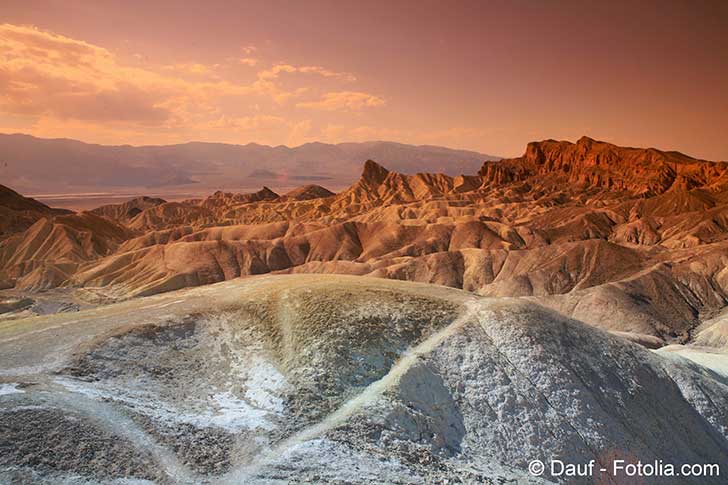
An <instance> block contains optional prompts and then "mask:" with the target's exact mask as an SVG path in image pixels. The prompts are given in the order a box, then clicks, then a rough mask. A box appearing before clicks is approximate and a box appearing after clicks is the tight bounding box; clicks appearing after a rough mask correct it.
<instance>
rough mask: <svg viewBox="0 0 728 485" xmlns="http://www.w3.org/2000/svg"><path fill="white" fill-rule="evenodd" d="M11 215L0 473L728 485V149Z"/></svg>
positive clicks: (13, 202)
mask: <svg viewBox="0 0 728 485" xmlns="http://www.w3.org/2000/svg"><path fill="white" fill-rule="evenodd" d="M0 211H2V212H1V213H2V216H3V217H2V224H0V285H1V286H2V288H4V290H3V291H2V293H0V312H2V313H0V429H2V430H3V432H2V434H0V482H2V483H6V482H7V483H119V484H122V483H509V482H513V483H550V482H557V483H558V482H566V483H620V484H621V483H725V482H726V480H728V463H726V462H725V457H726V456H728V358H727V357H726V347H728V311H726V310H725V307H726V302H727V301H728V270H726V261H727V259H728V237H727V236H728V163H726V162H708V161H703V160H697V159H693V158H691V157H688V156H686V155H683V154H680V153H677V152H663V151H659V150H656V149H652V148H650V149H637V148H624V147H618V146H615V145H611V144H608V143H604V142H598V141H595V140H592V139H589V138H586V137H584V138H581V139H580V140H579V141H578V142H577V143H569V142H563V141H554V140H546V141H542V142H534V143H531V144H529V145H528V147H527V149H526V152H525V154H524V155H523V156H522V157H518V158H514V159H507V160H500V161H495V162H491V161H487V162H484V163H483V166H482V168H481V169H480V171H479V173H478V174H473V175H462V176H455V177H452V176H448V175H442V174H428V173H420V174H416V175H404V174H400V173H396V172H390V171H388V170H387V169H386V168H384V167H382V166H381V165H379V164H377V163H376V162H374V161H367V162H366V163H365V165H364V168H363V172H362V175H361V177H360V179H359V180H358V181H357V182H356V183H354V184H353V185H352V186H350V187H349V188H347V189H345V190H343V191H341V192H339V193H336V194H334V193H331V192H330V191H328V190H327V189H325V188H323V187H320V186H315V185H310V186H304V187H301V188H300V189H296V190H294V191H291V192H289V193H286V194H283V195H279V194H277V193H275V192H274V191H272V190H270V189H268V188H263V189H262V190H260V191H258V192H255V193H247V194H237V193H223V192H217V193H215V194H213V195H211V196H209V197H207V198H203V199H195V200H186V201H182V202H166V201H164V200H162V199H154V198H147V197H140V198H137V199H133V200H130V201H128V202H126V203H124V204H118V205H112V206H103V207H99V208H97V209H94V210H92V211H87V212H79V213H72V212H69V211H62V210H57V209H51V208H49V207H47V206H45V205H43V204H41V203H39V202H37V201H34V200H32V199H28V198H25V197H23V196H21V195H20V194H18V193H16V192H14V191H12V190H11V189H8V188H4V187H2V188H0ZM396 280H404V281H396ZM537 459H538V460H542V461H544V462H549V461H550V460H554V459H558V460H562V461H564V462H568V463H579V464H585V463H588V462H589V461H590V460H592V459H593V460H595V462H597V463H598V464H602V465H604V466H608V465H609V464H610V463H611V462H612V461H614V460H615V459H624V460H626V461H628V462H637V461H642V462H654V461H656V460H662V461H664V462H669V463H673V464H675V465H676V466H677V465H680V464H683V463H691V464H692V463H701V464H706V463H719V464H720V465H721V467H720V471H719V474H718V475H717V476H714V477H710V478H709V477H699V478H697V477H679V478H678V477H661V478H660V479H659V480H654V481H653V480H648V481H647V482H639V481H629V479H626V478H625V477H622V476H614V475H613V474H609V473H607V474H601V475H599V476H596V477H594V476H590V477H588V478H586V477H582V478H574V477H571V478H566V477H563V476H559V475H558V474H554V473H551V470H546V472H545V473H544V474H543V476H540V477H536V476H532V475H531V474H529V472H528V465H529V463H530V462H531V461H532V460H537Z"/></svg>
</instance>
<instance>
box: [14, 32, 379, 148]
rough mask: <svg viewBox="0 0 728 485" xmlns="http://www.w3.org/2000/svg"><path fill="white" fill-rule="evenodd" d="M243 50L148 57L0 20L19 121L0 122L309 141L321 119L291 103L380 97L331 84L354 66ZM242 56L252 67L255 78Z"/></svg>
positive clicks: (105, 133)
mask: <svg viewBox="0 0 728 485" xmlns="http://www.w3.org/2000/svg"><path fill="white" fill-rule="evenodd" d="M240 51H241V52H242V53H243V55H242V56H240V57H232V58H231V57H228V58H224V60H219V62H199V61H184V62H179V61H177V60H176V59H175V60H173V62H167V63H154V62H153V61H152V60H151V59H150V58H149V57H147V56H146V55H145V53H144V52H138V50H136V49H135V51H134V52H133V53H130V54H129V55H128V58H124V57H123V56H122V55H120V54H116V53H115V52H112V51H111V50H108V49H106V48H104V47H101V46H97V45H94V44H91V43H88V42H85V41H83V40H78V39H73V38H70V37H66V36H64V35H60V34H56V33H53V32H48V31H44V30H41V29H38V28H36V27H32V26H19V25H12V24H0V114H1V115H2V116H3V117H4V118H5V121H6V122H7V121H8V120H16V121H14V122H13V123H15V124H16V125H17V127H18V128H20V129H16V130H13V129H10V130H7V131H24V132H30V133H32V134H36V135H38V136H61V135H62V136H67V137H73V138H82V139H84V140H89V141H98V142H102V143H108V142H112V143H139V142H142V143H154V142H173V141H178V140H180V139H184V138H188V139H189V138H195V139H199V138H200V137H201V136H203V137H206V139H212V140H225V141H230V142H242V141H251V140H254V141H260V142H266V143H270V144H279V143H288V144H294V143H302V142H305V141H309V140H310V139H311V133H313V132H314V131H318V128H319V126H321V124H320V123H321V122H322V121H323V120H318V122H317V120H316V119H303V120H302V119H300V118H301V112H300V111H299V110H297V107H302V108H309V109H312V110H320V111H329V112H346V111H356V110H362V109H365V108H370V107H376V106H383V105H384V104H385V102H384V99H382V98H380V97H378V96H375V95H371V94H367V93H364V92H358V91H336V90H335V89H336V88H335V86H339V85H342V84H343V83H347V84H348V83H353V82H355V81H356V77H355V76H354V75H353V74H351V73H347V72H340V71H336V70H332V69H329V68H326V67H323V66H320V65H317V64H313V63H312V64H300V65H298V64H289V63H274V64H270V65H266V63H265V60H264V59H261V58H260V57H259V56H257V55H255V53H257V49H256V48H255V47H254V46H244V47H241V48H240ZM241 65H244V66H249V67H255V68H256V72H255V73H254V77H253V78H252V79H251V77H250V76H251V73H250V72H249V71H247V70H242V71H241V70H240V69H239V66H241ZM294 99H295V100H296V101H297V104H292V103H291V101H292V100H294ZM319 116H321V117H327V119H326V122H329V121H330V119H329V118H331V115H325V114H321V115H319ZM307 118H308V117H307ZM115 133H116V134H117V135H118V138H116V139H115V138H114V134H115ZM246 137H247V138H246Z"/></svg>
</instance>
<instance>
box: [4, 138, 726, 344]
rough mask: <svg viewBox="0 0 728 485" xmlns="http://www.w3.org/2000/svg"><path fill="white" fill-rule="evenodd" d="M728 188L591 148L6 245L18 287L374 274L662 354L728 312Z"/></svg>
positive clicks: (379, 172)
mask: <svg viewBox="0 0 728 485" xmlns="http://www.w3.org/2000/svg"><path fill="white" fill-rule="evenodd" d="M727 177H728V164H726V163H725V162H723V163H716V162H708V161H702V160H697V159H693V158H691V157H688V156H686V155H683V154H679V153H676V152H662V151H659V150H656V149H652V148H650V149H638V148H624V147H618V146H615V145H611V144H608V143H603V142H598V141H595V140H592V139H589V138H586V137H584V138H582V139H580V140H579V141H578V142H577V143H570V142H563V141H562V142H559V141H553V140H546V141H542V142H535V143H531V144H529V145H528V147H527V149H526V153H525V154H524V155H523V156H522V157H518V158H515V159H508V160H502V161H497V162H485V163H483V165H482V167H481V169H480V171H479V174H478V175H460V176H449V175H446V174H432V173H418V174H414V175H406V174H402V173H398V172H395V171H390V170H388V169H386V168H385V167H383V166H381V165H379V164H378V163H376V162H374V161H371V160H370V161H367V162H366V163H365V164H364V167H363V170H362V174H361V177H360V178H359V180H358V181H357V182H355V183H354V184H352V185H351V186H350V187H349V188H347V189H345V190H343V191H341V192H339V193H336V194H334V193H331V192H329V191H328V190H326V189H324V188H323V187H320V186H311V185H309V186H306V187H302V188H301V189H300V190H295V191H293V192H290V193H288V194H285V195H279V194H277V193H275V192H273V191H272V190H270V189H268V188H265V187H264V188H263V189H262V190H260V191H258V192H255V193H250V194H238V193H227V192H222V191H220V192H216V193H214V194H213V195H211V196H210V197H207V198H205V199H199V200H187V201H181V202H165V201H162V200H158V199H148V200H147V199H136V200H134V201H131V202H129V203H127V204H123V205H117V206H107V207H103V208H100V209H98V210H96V211H93V213H92V214H89V213H81V214H76V215H71V216H66V217H65V218H61V219H57V220H54V221H53V222H44V223H42V225H39V226H38V227H32V228H29V229H27V230H26V231H24V232H20V233H16V234H14V235H12V236H11V237H9V238H7V240H6V241H3V242H2V243H0V255H3V257H2V259H0V280H3V281H5V282H6V283H5V284H6V286H12V285H14V286H16V288H18V289H47V288H53V287H64V288H86V289H92V288H93V289H100V290H101V291H103V294H104V295H105V298H112V299H123V298H128V297H135V296H144V295H152V294H155V293H160V292H165V291H172V290H176V289H180V288H184V287H189V286H197V285H204V284H210V283H215V282H219V281H223V280H227V279H231V278H236V277H239V276H246V275H255V274H261V273H344V274H353V275H370V276H378V277H383V278H391V279H401V280H411V281H419V282H426V283H435V284H440V285H445V286H450V287H455V288H462V289H465V290H468V291H471V292H474V293H478V294H480V295H486V296H518V297H525V298H530V299H532V300H534V301H538V302H540V303H542V304H544V305H547V306H549V307H551V308H554V309H557V310H559V311H560V312H562V313H564V314H566V315H569V316H572V317H574V318H577V319H579V320H581V321H584V322H586V323H589V324H592V325H595V326H598V327H601V328H604V329H608V330H610V331H613V332H618V333H620V334H624V335H628V336H630V338H633V339H634V340H636V341H639V342H641V343H643V344H645V345H650V346H660V345H663V344H665V343H672V342H677V343H685V342H689V341H692V340H693V339H694V338H695V334H696V331H697V328H698V327H699V326H700V325H701V323H702V322H704V321H706V320H708V319H710V318H712V317H714V316H715V315H716V314H717V313H718V312H719V311H720V310H721V309H722V308H723V307H724V306H725V305H726V301H728V270H726V268H727V267H728V186H727V185H726V183H725V182H726V180H727ZM74 221H75V222H74ZM39 224H40V223H39ZM51 226H54V227H55V226H58V227H57V228H56V229H53V230H51ZM41 229H42V230H41ZM59 241H63V242H59Z"/></svg>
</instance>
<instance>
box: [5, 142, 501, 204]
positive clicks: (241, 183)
mask: <svg viewBox="0 0 728 485" xmlns="http://www.w3.org/2000/svg"><path fill="white" fill-rule="evenodd" d="M496 158H497V157H493V156H491V155H485V154H481V153H476V152H472V151H466V150H453V149H449V148H444V147H437V146H427V145H423V146H414V145H405V144H401V143H394V142H386V141H373V142H363V143H338V144H327V143H307V144H304V145H301V146H297V147H293V148H289V147H287V146H283V145H280V146H276V147H271V146H266V145H259V144H256V143H249V144H247V145H230V144H224V143H201V142H191V143H184V144H179V145H165V146H138V147H137V146H130V145H121V146H104V145H95V144H88V143H83V142H80V141H76V140H68V139H42V138H35V137H32V136H29V135H22V134H11V135H9V134H0V180H2V183H3V184H5V185H8V186H11V187H13V188H14V189H16V190H21V191H23V192H25V193H39V194H64V193H78V192H89V191H93V192H104V191H106V192H114V191H129V190H132V189H139V190H146V191H149V190H155V191H156V192H163V191H169V190H171V189H173V188H175V187H176V188H178V189H179V188H186V190H188V191H189V190H194V191H204V190H209V189H210V188H220V189H223V188H236V187H250V186H252V185H256V184H268V185H275V186H281V187H292V186H296V185H300V184H302V183H306V182H318V183H323V182H325V183H327V184H329V185H331V186H343V185H346V184H349V183H351V181H352V180H354V179H355V178H356V174H357V171H358V169H359V166H360V164H361V161H362V160H367V159H374V160H379V161H380V162H382V163H386V164H387V165H388V166H390V167H391V168H392V169H395V170H398V171H401V172H405V173H411V172H417V171H426V172H443V173H446V174H450V175H458V174H461V173H474V172H475V171H476V170H477V169H478V168H479V167H480V165H481V164H482V162H483V161H484V160H494V159H496Z"/></svg>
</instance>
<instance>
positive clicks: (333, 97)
mask: <svg viewBox="0 0 728 485" xmlns="http://www.w3.org/2000/svg"><path fill="white" fill-rule="evenodd" d="M385 104H386V101H385V100H384V99H383V98H381V97H379V96H375V95H373V94H369V93H362V92H357V91H338V92H331V93H326V94H324V96H323V97H322V98H321V99H320V100H318V101H305V102H301V103H298V104H296V106H298V107H299V108H308V109H316V110H324V111H360V110H362V109H365V108H376V107H379V106H384V105H385Z"/></svg>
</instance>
